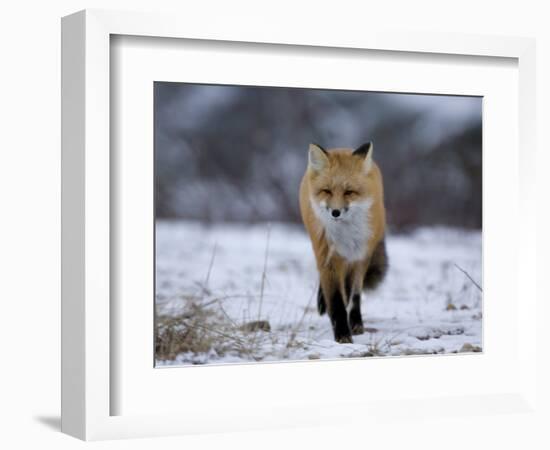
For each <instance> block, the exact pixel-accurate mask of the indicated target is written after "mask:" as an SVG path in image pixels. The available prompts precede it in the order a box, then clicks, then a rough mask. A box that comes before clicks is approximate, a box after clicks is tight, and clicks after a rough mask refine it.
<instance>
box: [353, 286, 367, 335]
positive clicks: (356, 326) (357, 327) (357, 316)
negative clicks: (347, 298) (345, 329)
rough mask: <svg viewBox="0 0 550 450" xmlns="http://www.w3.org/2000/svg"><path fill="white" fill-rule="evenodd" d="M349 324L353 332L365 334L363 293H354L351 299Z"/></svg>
mask: <svg viewBox="0 0 550 450" xmlns="http://www.w3.org/2000/svg"><path fill="white" fill-rule="evenodd" d="M349 325H350V327H351V334H353V335H357V334H363V333H364V332H365V328H364V327H363V318H362V317H361V295H360V294H354V295H353V297H352V299H351V311H350V313H349Z"/></svg>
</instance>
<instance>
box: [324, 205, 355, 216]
mask: <svg viewBox="0 0 550 450" xmlns="http://www.w3.org/2000/svg"><path fill="white" fill-rule="evenodd" d="M321 206H322V207H324V208H325V210H326V212H327V213H328V215H329V216H330V217H331V218H332V219H342V218H344V217H345V215H346V214H347V212H348V211H349V206H347V205H333V206H331V205H329V204H328V203H325V202H322V203H321Z"/></svg>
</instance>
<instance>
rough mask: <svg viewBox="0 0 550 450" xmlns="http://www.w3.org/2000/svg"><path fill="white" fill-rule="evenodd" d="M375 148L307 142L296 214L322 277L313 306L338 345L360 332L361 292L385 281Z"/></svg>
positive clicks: (381, 197) (379, 178)
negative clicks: (326, 146)
mask: <svg viewBox="0 0 550 450" xmlns="http://www.w3.org/2000/svg"><path fill="white" fill-rule="evenodd" d="M372 153H373V145H372V143H370V142H369V143H367V144H364V145H362V146H361V147H359V148H357V149H356V150H352V149H343V148H338V149H332V150H328V151H327V150H325V149H323V148H322V147H320V146H318V145H316V144H311V145H310V147H309V159H308V167H307V170H306V173H305V174H304V177H303V179H302V183H301V186H300V211H301V214H302V220H303V222H304V225H305V227H306V230H307V232H308V234H309V237H310V239H311V243H312V246H313V252H314V253H315V259H316V261H317V269H318V271H319V276H320V287H319V291H318V295H317V306H318V310H319V313H320V314H321V315H322V314H324V313H325V312H327V313H328V315H329V317H330V320H331V323H332V327H333V331H334V338H335V339H336V341H338V342H341V343H345V342H352V337H351V335H352V334H362V333H363V332H364V328H363V321H362V316H361V292H362V291H363V289H367V288H371V289H372V288H375V287H376V286H377V285H378V284H379V282H380V281H381V280H382V279H383V278H384V276H385V273H386V270H387V266H388V262H387V255H386V247H385V241H384V236H385V228H386V215H385V209H384V192H383V185H382V174H381V172H380V169H379V168H378V166H377V165H376V163H375V162H374V160H373V159H372Z"/></svg>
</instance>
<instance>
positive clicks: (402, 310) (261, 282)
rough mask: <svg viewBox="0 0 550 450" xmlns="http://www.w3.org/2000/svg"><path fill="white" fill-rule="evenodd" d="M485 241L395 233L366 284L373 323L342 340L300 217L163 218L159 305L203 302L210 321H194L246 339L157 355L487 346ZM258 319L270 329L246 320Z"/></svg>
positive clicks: (349, 353)
mask: <svg viewBox="0 0 550 450" xmlns="http://www.w3.org/2000/svg"><path fill="white" fill-rule="evenodd" d="M481 245H482V241H481V233H480V232H476V231H469V232H465V231H461V230H453V229H448V228H423V229H419V230H417V231H415V232H414V233H412V234H409V235H389V236H387V250H388V256H389V259H390V269H389V272H388V275H387V277H386V279H385V281H384V283H383V284H382V286H381V287H379V288H378V289H377V290H376V291H374V292H371V293H367V294H363V300H362V313H363V321H364V324H365V327H366V329H367V332H366V333H365V334H363V335H361V336H354V337H353V340H354V342H353V344H337V343H335V342H334V340H333V335H332V329H331V326H330V321H329V319H328V317H327V316H326V315H325V316H323V317H321V316H319V315H318V313H317V310H316V292H317V285H318V275H317V272H316V269H315V263H314V259H313V254H312V250H311V245H310V242H309V239H308V237H307V235H306V234H305V232H304V231H303V230H302V229H301V228H300V227H294V226H289V225H282V224H271V225H268V224H259V225H254V226H250V225H246V226H245V225H228V224H223V225H222V224H218V225H212V226H205V225H203V224H199V223H195V222H181V221H180V222H163V221H161V222H157V228H156V307H157V314H158V315H159V317H160V316H163V317H167V316H174V317H178V316H179V317H189V314H190V313H189V311H193V309H190V306H192V307H196V306H197V305H199V306H200V308H201V311H202V313H203V315H204V316H205V317H206V318H209V317H212V321H210V322H208V323H205V324H204V325H201V324H198V325H194V326H197V327H200V328H201V329H202V330H203V331H204V330H207V329H208V327H211V328H213V329H210V330H209V332H211V333H212V336H214V337H217V338H218V339H219V340H227V341H232V340H234V341H235V343H237V344H238V345H235V346H229V347H228V348H227V349H225V350H223V351H220V350H219V348H220V346H217V347H214V348H210V349H209V348H206V349H205V348H203V347H201V351H197V352H193V351H186V352H183V353H179V354H177V356H176V357H175V359H172V360H168V359H164V360H163V359H159V358H158V357H157V364H158V365H185V364H207V363H208V364H212V363H214V364H219V363H229V362H231V363H234V362H250V361H276V360H300V359H327V358H330V359H333V358H340V357H365V356H387V355H393V356H395V355H410V354H441V353H451V352H460V351H480V350H481V349H482V320H483V319H482V294H481V292H480V290H479V288H478V287H477V286H476V285H475V283H477V284H479V285H481V278H482V274H481V269H482V266H481V263H482V262H481V254H482V251H481ZM264 268H265V271H264ZM460 269H462V270H460ZM463 271H465V272H466V273H467V274H468V275H469V276H470V277H471V278H472V279H473V280H474V281H475V283H474V282H472V281H471V280H470V279H469V278H468V276H467V275H466V274H465V273H464V272H463ZM264 274H265V276H264ZM205 313H206V314H205ZM257 320H263V321H267V322H269V327H270V331H264V330H254V331H250V330H247V329H246V325H245V324H250V323H251V322H253V321H257ZM217 321H219V323H220V325H219V326H218V325H217V323H218V322H217ZM183 323H184V324H185V323H186V322H185V321H184V322H183ZM243 325H245V327H244V328H243ZM262 328H264V329H265V328H266V327H265V323H264V324H263V327H262ZM228 330H229V331H228ZM222 347H223V346H222Z"/></svg>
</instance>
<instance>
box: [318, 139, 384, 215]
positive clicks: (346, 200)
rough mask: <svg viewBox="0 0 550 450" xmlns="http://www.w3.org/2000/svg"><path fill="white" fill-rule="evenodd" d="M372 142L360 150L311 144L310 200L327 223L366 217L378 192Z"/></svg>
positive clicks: (362, 146)
mask: <svg viewBox="0 0 550 450" xmlns="http://www.w3.org/2000/svg"><path fill="white" fill-rule="evenodd" d="M372 153H373V145H372V142H368V143H366V144H363V145H361V146H360V147H359V148H357V149H356V150H352V149H333V150H331V151H327V150H325V149H323V148H322V147H321V146H319V145H317V144H310V146H309V162H308V178H309V186H310V200H311V204H312V206H313V209H314V211H315V213H316V215H317V216H318V217H319V219H321V220H322V221H323V222H324V223H325V224H331V225H332V224H335V223H338V222H352V221H356V220H364V217H365V214H364V213H365V212H367V211H368V209H369V208H370V205H371V204H372V201H373V196H374V195H375V192H374V191H375V189H376V182H375V181H374V177H373V176H372V172H373V165H374V163H373V160H372Z"/></svg>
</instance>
